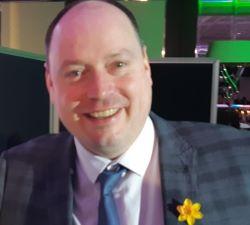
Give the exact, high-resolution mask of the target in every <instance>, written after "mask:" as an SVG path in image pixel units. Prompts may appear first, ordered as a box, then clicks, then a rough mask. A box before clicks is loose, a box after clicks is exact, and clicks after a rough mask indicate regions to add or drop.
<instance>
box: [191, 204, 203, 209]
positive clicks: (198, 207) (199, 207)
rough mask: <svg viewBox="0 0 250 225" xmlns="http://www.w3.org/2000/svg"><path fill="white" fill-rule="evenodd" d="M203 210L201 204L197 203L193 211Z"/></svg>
mask: <svg viewBox="0 0 250 225" xmlns="http://www.w3.org/2000/svg"><path fill="white" fill-rule="evenodd" d="M200 209H201V204H200V203H195V204H193V205H192V210H195V211H199V210H200Z"/></svg>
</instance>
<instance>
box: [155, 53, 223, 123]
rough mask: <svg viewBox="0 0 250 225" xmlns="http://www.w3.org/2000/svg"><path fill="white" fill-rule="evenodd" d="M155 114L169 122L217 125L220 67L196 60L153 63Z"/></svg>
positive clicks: (214, 62)
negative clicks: (181, 121)
mask: <svg viewBox="0 0 250 225" xmlns="http://www.w3.org/2000/svg"><path fill="white" fill-rule="evenodd" d="M151 71H152V79H153V102H152V111H154V112H155V113H157V114H158V115H160V116H162V117H163V118H165V119H168V120H177V121H179V120H188V121H201V122H212V123H216V115H217V108H216V103H217V96H218V76H219V63H218V61H215V60H209V59H200V58H199V59H198V58H197V59H196V58H169V59H166V60H163V61H152V62H151Z"/></svg>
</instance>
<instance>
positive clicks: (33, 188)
mask: <svg viewBox="0 0 250 225" xmlns="http://www.w3.org/2000/svg"><path fill="white" fill-rule="evenodd" d="M151 117H152V119H153V122H154V125H155V128H156V132H157V135H158V138H159V151H160V162H161V164H160V167H161V179H162V190H163V201H164V210H165V224H166V225H177V224H181V223H179V222H178V220H177V217H178V213H177V211H176V206H177V205H178V204H180V203H182V202H183V200H184V199H185V198H190V199H192V200H193V201H194V202H196V201H197V202H200V203H201V204H202V212H203V214H204V218H203V219H202V220H201V221H197V223H196V224H203V225H224V224H225V225H235V224H237V225H249V224H250V222H249V216H248V214H249V212H250V133H249V132H242V131H239V130H236V129H234V128H229V127H226V126H215V125H211V124H204V123H191V122H166V121H165V120H162V119H161V118H159V117H157V116H156V115H153V114H152V115H151ZM74 155H75V147H74V142H73V138H72V136H71V135H69V134H68V133H63V134H59V135H51V136H43V137H40V138H37V139H35V140H32V141H29V142H27V143H25V144H23V145H20V146H17V147H14V148H12V149H10V150H8V151H6V152H5V153H4V154H3V155H2V157H1V158H0V208H1V211H0V224H1V225H73V224H74V223H73V220H72V209H73V189H74V158H75V156H74ZM182 224H184V223H182ZM152 225H153V224H152Z"/></svg>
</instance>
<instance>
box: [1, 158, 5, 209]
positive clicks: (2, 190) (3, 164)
mask: <svg viewBox="0 0 250 225" xmlns="http://www.w3.org/2000/svg"><path fill="white" fill-rule="evenodd" d="M5 178H6V160H5V159H4V158H3V157H2V156H1V155H0V212H1V208H2V202H3V195H4V186H5Z"/></svg>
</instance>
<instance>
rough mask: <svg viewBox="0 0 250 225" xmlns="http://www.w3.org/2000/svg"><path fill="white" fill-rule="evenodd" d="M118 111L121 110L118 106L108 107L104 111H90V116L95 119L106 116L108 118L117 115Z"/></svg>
mask: <svg viewBox="0 0 250 225" xmlns="http://www.w3.org/2000/svg"><path fill="white" fill-rule="evenodd" d="M118 111H119V109H118V108H117V109H107V110H104V111H98V112H93V113H89V114H88V116H89V117H91V118H94V119H105V118H108V117H111V116H113V115H115V114H116V113H117V112H118Z"/></svg>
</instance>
